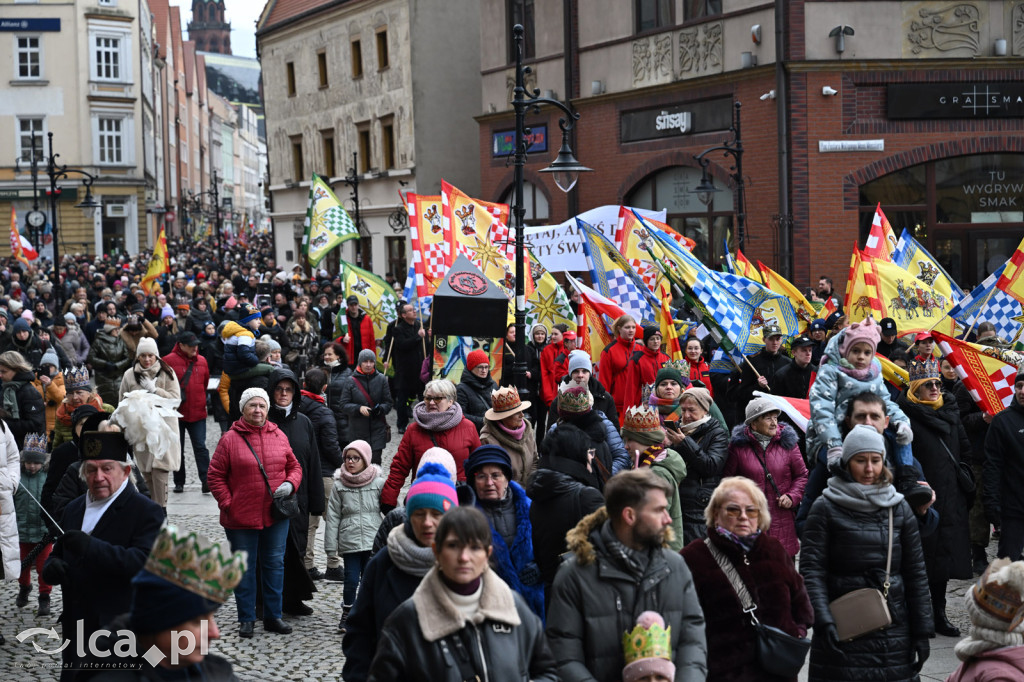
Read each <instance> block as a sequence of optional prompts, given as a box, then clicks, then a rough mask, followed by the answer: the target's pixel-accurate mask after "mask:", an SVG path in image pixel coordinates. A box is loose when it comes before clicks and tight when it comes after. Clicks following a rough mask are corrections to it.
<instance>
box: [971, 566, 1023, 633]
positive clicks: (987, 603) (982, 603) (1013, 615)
mask: <svg viewBox="0 0 1024 682" xmlns="http://www.w3.org/2000/svg"><path fill="white" fill-rule="evenodd" d="M1010 563H1011V562H1010V560H1009V559H1005V558H1004V559H996V560H995V561H993V562H992V563H991V564H989V567H988V568H986V569H985V572H984V573H983V574H982V576H981V577H980V578H978V582H977V583H975V584H974V588H973V592H974V601H975V602H976V603H977V604H978V608H980V609H981V610H982V611H984V612H985V613H987V614H989V615H990V616H992V617H993V618H995V619H997V620H1000V621H1003V622H1005V623H1007V626H1006V629H1007V631H1009V630H1013V629H1015V628H1016V627H1017V626H1018V625H1020V624H1021V622H1022V621H1024V599H1022V598H1021V593H1020V588H1019V587H1017V586H1014V585H1010V584H1001V583H998V582H996V581H995V580H993V579H992V578H993V577H994V576H995V574H996V573H998V572H1000V570H1001V569H1003V568H1005V567H1006V566H1009V565H1010Z"/></svg>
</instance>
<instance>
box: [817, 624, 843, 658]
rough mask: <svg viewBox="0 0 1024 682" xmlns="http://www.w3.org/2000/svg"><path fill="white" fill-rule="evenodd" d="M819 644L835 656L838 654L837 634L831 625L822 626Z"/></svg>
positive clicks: (834, 627)
mask: <svg viewBox="0 0 1024 682" xmlns="http://www.w3.org/2000/svg"><path fill="white" fill-rule="evenodd" d="M821 642H822V644H824V645H825V648H826V649H827V650H829V651H831V652H832V653H835V654H838V653H839V633H838V632H836V626H835V625H834V624H833V623H829V624H828V625H824V626H822V632H821Z"/></svg>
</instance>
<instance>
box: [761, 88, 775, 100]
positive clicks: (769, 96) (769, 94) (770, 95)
mask: <svg viewBox="0 0 1024 682" xmlns="http://www.w3.org/2000/svg"><path fill="white" fill-rule="evenodd" d="M770 99H775V91H774V90H769V91H768V92H766V93H764V94H763V95H761V101H762V102H766V101H768V100H770Z"/></svg>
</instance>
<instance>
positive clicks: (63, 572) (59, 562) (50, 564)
mask: <svg viewBox="0 0 1024 682" xmlns="http://www.w3.org/2000/svg"><path fill="white" fill-rule="evenodd" d="M67 574H68V562H66V561H64V560H63V559H59V558H57V557H52V558H51V559H49V560H48V561H47V562H46V565H45V566H43V573H42V578H43V580H45V581H46V582H48V583H49V584H51V585H60V584H61V583H63V582H64V577H65V576H67Z"/></svg>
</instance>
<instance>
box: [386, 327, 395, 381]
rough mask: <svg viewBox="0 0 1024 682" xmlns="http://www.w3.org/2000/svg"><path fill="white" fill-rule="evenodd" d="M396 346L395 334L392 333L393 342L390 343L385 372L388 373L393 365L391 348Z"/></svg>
mask: <svg viewBox="0 0 1024 682" xmlns="http://www.w3.org/2000/svg"><path fill="white" fill-rule="evenodd" d="M394 347H395V335H394V334H392V335H391V342H390V343H388V361H387V362H385V363H384V374H387V373H388V367H390V366H391V350H392V349H393V348H394Z"/></svg>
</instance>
